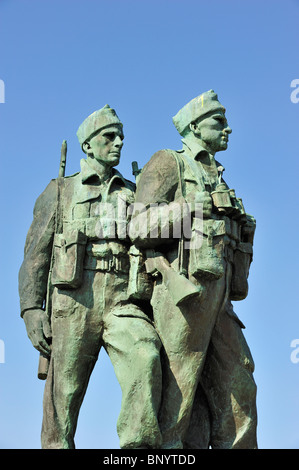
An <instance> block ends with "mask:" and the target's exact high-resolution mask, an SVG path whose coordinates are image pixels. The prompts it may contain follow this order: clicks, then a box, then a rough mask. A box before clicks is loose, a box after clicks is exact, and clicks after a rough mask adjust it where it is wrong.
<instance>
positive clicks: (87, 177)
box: [76, 158, 126, 202]
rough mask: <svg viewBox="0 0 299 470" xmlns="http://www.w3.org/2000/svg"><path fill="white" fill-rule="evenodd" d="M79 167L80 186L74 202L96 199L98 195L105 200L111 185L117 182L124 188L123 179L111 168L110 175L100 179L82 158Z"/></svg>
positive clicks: (124, 182)
mask: <svg viewBox="0 0 299 470" xmlns="http://www.w3.org/2000/svg"><path fill="white" fill-rule="evenodd" d="M80 166H81V172H80V173H79V175H80V183H81V184H80V187H79V188H78V192H77V195H76V202H85V201H88V200H91V199H96V198H98V197H99V196H100V194H101V195H102V196H103V199H104V200H106V199H107V196H108V194H109V192H110V189H111V186H112V184H113V183H115V182H118V184H119V186H120V187H122V186H126V181H125V179H124V177H123V176H122V174H121V173H120V172H119V171H117V170H116V169H115V168H112V171H111V175H109V176H108V177H107V178H104V179H101V178H100V176H99V174H98V173H97V172H96V171H95V170H94V169H93V168H91V166H90V165H89V164H88V163H87V161H86V160H85V159H84V158H82V160H81V161H80ZM79 175H78V176H79ZM95 182H97V184H94V183H95Z"/></svg>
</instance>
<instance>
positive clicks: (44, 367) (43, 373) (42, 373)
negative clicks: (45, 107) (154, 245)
mask: <svg viewBox="0 0 299 470" xmlns="http://www.w3.org/2000/svg"><path fill="white" fill-rule="evenodd" d="M66 152H67V142H66V140H64V141H63V142H62V146H61V153H60V164H59V172H58V178H63V177H64V175H65V166H66ZM52 264H53V251H52V257H51V264H50V272H49V276H48V283H47V298H46V312H47V314H48V317H50V310H51V309H50V301H51V291H52V289H51V287H52V286H51V272H52ZM49 362H50V358H49V357H48V356H45V355H44V354H42V353H40V354H39V362H38V372H37V377H38V378H39V379H40V380H46V378H47V376H48V370H49Z"/></svg>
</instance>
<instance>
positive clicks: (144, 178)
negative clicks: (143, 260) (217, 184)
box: [129, 150, 188, 248]
mask: <svg viewBox="0 0 299 470" xmlns="http://www.w3.org/2000/svg"><path fill="white" fill-rule="evenodd" d="M134 207H135V210H134V213H133V216H132V219H131V222H130V226H129V236H130V238H131V240H132V241H133V243H134V244H135V245H136V246H138V247H140V248H156V247H158V246H161V245H165V244H169V243H172V242H173V240H174V238H180V236H181V233H182V220H183V219H184V218H185V217H187V216H188V208H187V207H186V204H185V200H184V198H183V196H182V195H181V194H180V178H179V169H178V165H177V162H176V159H175V158H174V156H173V155H172V154H171V153H170V152H169V151H167V150H160V151H158V152H156V153H155V154H154V155H153V156H152V158H151V159H150V161H149V162H148V163H147V164H146V165H145V167H144V168H143V170H142V173H141V175H140V179H139V181H138V185H137V190H136V197H135V206H134Z"/></svg>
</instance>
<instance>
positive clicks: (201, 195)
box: [187, 191, 213, 218]
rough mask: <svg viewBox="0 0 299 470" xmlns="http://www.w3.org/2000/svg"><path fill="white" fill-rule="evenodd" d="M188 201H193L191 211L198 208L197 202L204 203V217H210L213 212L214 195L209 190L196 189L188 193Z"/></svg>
mask: <svg viewBox="0 0 299 470" xmlns="http://www.w3.org/2000/svg"><path fill="white" fill-rule="evenodd" d="M187 202H189V203H191V212H195V211H196V210H198V208H197V207H196V206H195V204H196V203H200V204H202V205H203V208H202V210H203V217H204V218H208V217H210V216H211V213H212V207H213V203H212V197H211V195H210V193H208V191H194V192H192V193H190V194H188V197H187Z"/></svg>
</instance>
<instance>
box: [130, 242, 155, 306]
mask: <svg viewBox="0 0 299 470" xmlns="http://www.w3.org/2000/svg"><path fill="white" fill-rule="evenodd" d="M129 257H130V271H129V283H128V299H130V300H150V299H151V297H152V292H153V280H152V279H151V276H150V275H149V274H147V272H146V267H145V256H144V254H143V253H142V252H141V251H140V250H138V248H136V246H135V245H132V246H131V248H130V250H129Z"/></svg>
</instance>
